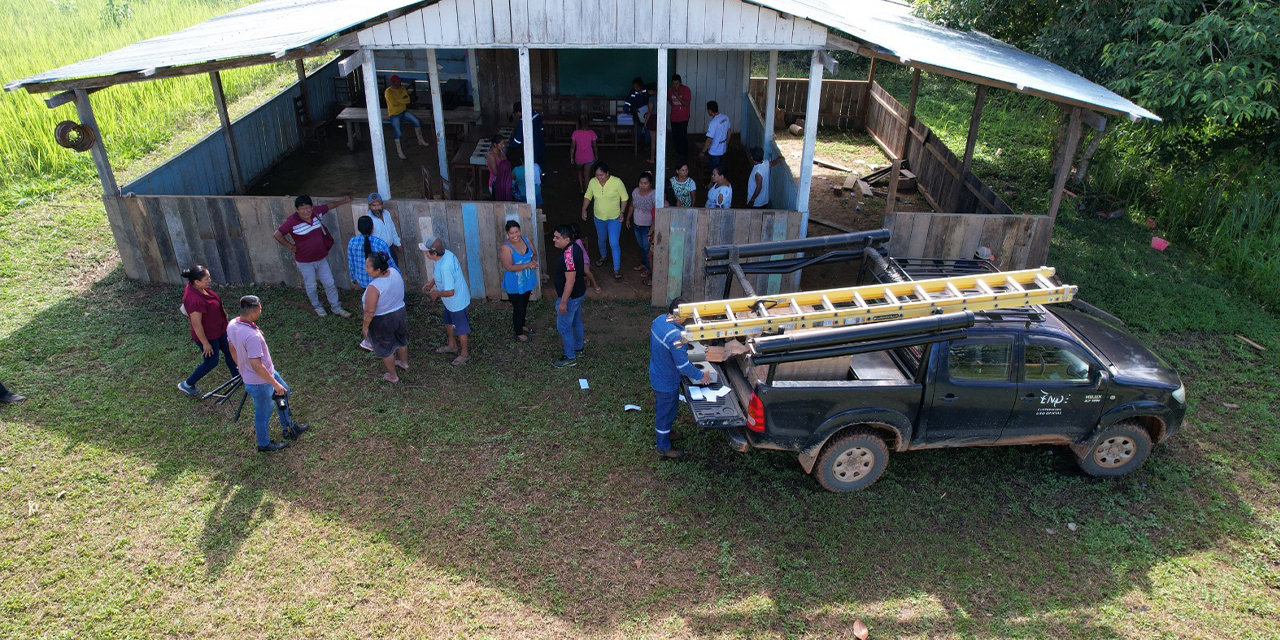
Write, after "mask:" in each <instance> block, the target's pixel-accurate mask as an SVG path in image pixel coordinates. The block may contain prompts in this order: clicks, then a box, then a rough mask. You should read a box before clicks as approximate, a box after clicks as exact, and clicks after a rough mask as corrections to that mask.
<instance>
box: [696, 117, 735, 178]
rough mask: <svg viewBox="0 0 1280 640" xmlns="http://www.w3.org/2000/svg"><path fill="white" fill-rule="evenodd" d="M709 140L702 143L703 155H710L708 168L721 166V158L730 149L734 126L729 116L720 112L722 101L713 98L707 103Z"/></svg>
mask: <svg viewBox="0 0 1280 640" xmlns="http://www.w3.org/2000/svg"><path fill="white" fill-rule="evenodd" d="M707 116H708V117H709V118H711V122H708V123H707V140H706V142H704V143H702V155H703V156H709V160H708V161H707V169H714V168H716V167H718V166H720V159H721V158H723V157H724V154H725V152H726V151H728V150H729V134H730V133H731V132H732V131H733V127H732V126H731V125H730V124H729V116H726V115H724V114H723V113H720V103H718V102H716V101H715V100H712V101H710V102H708V103H707Z"/></svg>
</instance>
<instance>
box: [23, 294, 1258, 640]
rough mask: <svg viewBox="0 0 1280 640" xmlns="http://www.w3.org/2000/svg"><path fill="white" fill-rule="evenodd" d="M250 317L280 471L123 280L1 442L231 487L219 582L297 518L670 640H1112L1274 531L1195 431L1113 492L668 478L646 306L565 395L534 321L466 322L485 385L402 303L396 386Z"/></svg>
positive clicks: (1036, 472)
mask: <svg viewBox="0 0 1280 640" xmlns="http://www.w3.org/2000/svg"><path fill="white" fill-rule="evenodd" d="M220 293H221V294H222V296H223V299H224V300H234V299H235V298H236V297H238V296H239V295H241V294H242V293H243V292H242V291H240V290H232V289H229V290H220ZM255 293H257V294H259V295H261V296H262V297H263V301H264V316H263V319H262V321H261V323H260V325H261V326H262V327H263V329H264V330H265V332H266V335H267V337H268V341H269V342H270V344H271V348H272V354H273V357H274V359H275V361H276V362H277V365H278V366H279V369H280V371H281V372H282V374H283V375H284V377H285V378H286V379H287V380H288V381H289V383H290V385H291V386H292V387H293V389H294V392H295V403H294V404H295V407H296V409H295V411H296V413H297V414H298V416H299V419H300V420H302V421H305V422H310V423H311V424H313V425H315V426H316V428H315V429H314V430H313V432H312V433H309V434H307V436H305V437H304V438H303V440H302V441H300V442H299V443H298V444H297V445H295V446H293V447H290V448H289V449H288V450H286V451H283V452H281V453H279V454H273V455H271V456H265V455H260V454H258V453H256V451H255V450H254V448H253V440H252V424H251V415H246V416H245V417H242V418H241V420H240V421H239V422H238V423H231V422H230V412H231V409H232V408H231V407H225V408H221V409H219V408H214V407H211V406H208V405H194V404H193V403H192V402H191V401H190V400H189V399H188V398H184V397H181V396H180V395H179V394H178V393H177V392H176V391H174V390H173V384H174V382H175V381H176V380H178V379H180V378H181V377H182V376H185V375H186V374H187V372H188V371H189V370H190V368H191V367H192V366H193V365H194V364H195V361H196V350H195V348H194V347H193V346H192V345H190V344H189V343H188V342H187V339H186V330H185V328H184V326H185V322H184V319H183V318H181V317H180V316H178V315H177V313H176V312H175V311H174V305H173V301H174V299H176V298H177V296H178V295H179V292H178V291H177V290H176V289H170V288H166V287H157V286H151V285H141V284H137V283H134V282H131V281H127V280H125V279H123V277H122V275H121V274H120V272H119V270H117V271H116V272H114V273H112V274H111V275H110V276H109V277H107V278H106V279H104V280H103V281H101V282H99V283H97V284H96V285H95V286H94V287H93V289H92V290H91V291H90V292H89V293H88V294H87V295H86V296H84V297H82V298H78V299H73V300H69V301H67V302H64V303H62V304H59V305H57V306H55V307H52V308H50V309H48V310H47V311H46V312H44V313H42V314H40V315H39V316H38V317H37V318H36V319H35V320H33V321H32V322H29V323H28V324H27V325H26V326H24V327H22V328H21V329H19V330H18V331H16V332H14V333H13V334H12V335H11V336H10V337H9V338H7V339H6V340H4V341H3V342H2V343H0V351H2V352H3V353H5V354H10V355H6V356H5V357H4V361H5V364H6V365H8V366H10V367H13V368H14V369H19V370H22V371H24V379H23V380H21V382H22V388H23V389H24V390H26V391H28V393H29V395H31V396H32V397H33V398H34V400H33V401H32V402H29V403H27V404H26V405H25V406H22V407H19V408H18V409H17V410H16V411H12V412H11V413H10V414H8V415H7V416H6V420H13V421H17V422H20V423H22V424H27V425H31V426H34V427H37V428H39V429H43V430H46V431H48V432H51V433H56V434H58V435H59V436H62V437H66V438H69V439H70V440H72V441H76V442H86V443H92V444H93V445H96V446H100V447H105V448H107V449H110V450H112V451H116V452H121V453H125V454H128V455H130V456H135V457H137V458H139V459H140V460H142V461H145V463H146V464H149V465H151V466H152V467H154V470H153V471H151V472H150V473H151V480H152V482H153V483H155V484H156V485H158V486H163V485H165V484H166V483H168V482H170V480H171V479H173V478H176V477H178V476H181V475H183V474H188V473H195V474H199V475H200V476H203V477H207V478H208V479H209V480H208V481H209V482H212V483H215V486H217V487H218V488H217V490H216V491H215V492H216V493H217V494H218V498H217V500H216V502H215V504H213V505H212V507H209V508H208V512H207V514H206V515H205V517H204V525H203V528H202V532H201V534H200V541H199V548H200V550H201V551H202V553H203V554H204V560H205V566H206V578H207V579H209V580H217V579H218V578H219V576H220V575H222V572H223V571H224V570H225V569H226V567H227V566H228V565H229V564H231V563H232V562H234V561H235V560H236V558H237V557H238V555H239V554H242V553H245V552H244V551H242V549H243V548H244V545H245V542H246V540H248V539H249V538H251V537H252V536H254V534H255V531H257V530H258V528H259V527H261V526H263V525H264V523H267V522H270V521H272V520H274V519H276V518H278V517H280V516H279V515H278V513H277V508H276V505H277V504H289V505H290V510H294V509H302V510H306V511H308V512H311V513H315V514H318V515H320V516H322V517H325V518H331V519H334V520H336V521H340V522H343V523H346V524H347V525H349V526H351V527H353V528H356V529H358V530H361V531H365V532H367V533H368V534H369V535H370V536H372V537H374V538H377V539H385V540H388V541H391V542H393V543H394V544H395V545H396V546H397V547H398V548H400V549H401V550H403V552H404V553H405V554H406V555H407V556H408V557H409V558H411V559H412V562H413V564H414V565H416V566H420V567H427V568H430V569H432V570H436V571H443V572H445V573H446V574H448V575H452V576H459V577H464V578H468V579H474V580H476V581H478V582H479V583H481V584H483V585H486V586H487V587H489V588H492V589H495V590H498V591H500V592H502V593H503V594H505V595H506V597H508V598H510V599H512V600H514V601H517V602H520V603H523V604H524V605H526V606H527V607H529V608H532V609H533V610H534V612H535V613H528V612H521V613H517V614H516V615H517V616H520V615H528V616H533V617H537V616H543V617H546V616H550V617H553V618H555V619H557V620H558V621H559V622H561V623H563V624H564V625H565V626H566V627H568V628H570V629H572V630H573V631H574V633H576V634H577V635H580V636H582V637H598V636H602V635H619V634H620V635H628V632H627V630H630V629H642V630H647V631H645V632H658V631H657V630H658V629H660V628H661V627H658V626H652V625H658V624H659V623H660V622H662V621H664V620H666V619H667V618H668V617H670V616H675V617H677V618H679V619H682V620H683V621H682V622H679V623H678V626H677V627H676V628H675V629H676V630H675V631H673V632H672V635H690V634H692V635H695V636H699V637H701V636H715V635H723V634H726V633H730V634H732V633H739V634H745V635H748V636H752V637H761V636H783V635H802V636H808V635H829V634H831V633H836V632H841V633H844V632H847V630H848V628H849V625H850V624H851V623H852V621H853V620H854V619H855V618H862V619H864V620H867V621H868V622H870V623H871V625H872V627H873V629H874V630H875V631H876V634H877V635H881V634H884V635H881V637H893V636H899V635H908V634H936V633H948V632H957V633H961V634H963V633H965V632H969V633H974V634H979V635H988V636H989V635H998V636H1052V637H1089V638H1093V637H1104V636H1105V637H1112V636H1117V635H1122V634H1121V632H1120V631H1118V630H1117V629H1114V628H1112V627H1111V626H1110V625H1109V624H1108V623H1107V622H1106V621H1105V620H1104V619H1102V618H1103V617H1101V616H1096V615H1095V614H1094V613H1092V612H1093V611H1094V610H1095V609H1097V608H1099V607H1103V606H1107V605H1112V604H1116V605H1117V606H1123V604H1118V603H1122V602H1123V599H1124V598H1126V596H1127V595H1128V594H1130V593H1131V592H1135V591H1138V592H1142V591H1147V590H1149V587H1150V584H1149V580H1148V573H1149V571H1150V570H1151V569H1152V567H1153V566H1154V565H1155V564H1157V563H1160V562H1164V561H1167V560H1169V559H1171V558H1176V557H1179V556H1183V555H1186V554H1192V553H1195V552H1197V551H1199V550H1204V549H1207V548H1211V547H1214V546H1215V545H1217V544H1219V542H1220V540H1222V539H1223V538H1228V537H1229V538H1238V537H1242V536H1246V535H1248V534H1249V533H1250V532H1251V531H1252V530H1253V529H1254V528H1255V527H1256V526H1257V523H1256V521H1255V518H1254V515H1253V512H1252V509H1251V507H1250V506H1249V505H1248V504H1246V503H1245V502H1244V501H1243V500H1242V499H1241V497H1240V495H1239V494H1238V491H1237V488H1236V482H1237V480H1236V479H1235V478H1233V476H1232V473H1231V470H1230V469H1228V468H1226V467H1224V466H1223V465H1222V464H1220V463H1215V462H1214V461H1212V460H1210V459H1209V458H1210V457H1212V458H1213V459H1214V460H1221V459H1223V458H1226V459H1228V460H1229V459H1231V458H1232V456H1233V455H1234V454H1233V452H1232V451H1230V450H1225V448H1223V449H1220V448H1218V443H1217V441H1216V440H1215V438H1214V436H1213V434H1205V433H1197V432H1195V431H1194V429H1192V430H1191V432H1190V433H1188V434H1183V436H1181V437H1179V438H1175V439H1174V440H1173V441H1171V442H1170V443H1168V444H1165V445H1162V446H1159V447H1157V448H1156V449H1155V451H1154V453H1153V455H1152V458H1151V460H1150V461H1149V462H1148V463H1147V465H1146V466H1145V467H1144V468H1143V469H1141V470H1140V471H1138V472H1137V473H1135V474H1133V475H1131V476H1129V477H1125V478H1120V479H1116V480H1113V481H1100V480H1094V479H1090V478H1086V477H1084V476H1082V475H1081V474H1080V473H1079V472H1078V471H1077V470H1075V466H1074V464H1073V463H1072V462H1071V461H1070V460H1069V459H1067V452H1066V451H1065V449H1060V448H1051V447H1020V448H1000V449H965V450H950V451H946V450H934V451H924V452H915V453H907V454H903V455H897V456H895V457H894V458H893V460H892V461H891V463H890V467H889V470H888V472H887V473H886V475H885V477H884V478H883V479H882V480H881V481H880V482H879V483H878V484H877V485H876V486H875V487H874V488H872V489H870V490H868V491H865V492H862V493H859V494H855V495H834V494H829V493H826V492H823V491H821V490H820V489H819V488H818V487H817V485H816V484H815V483H814V482H813V481H812V480H811V479H810V478H808V477H806V476H804V475H803V474H802V473H801V471H800V469H799V467H798V465H797V464H796V462H795V460H794V456H791V455H788V454H782V453H779V452H767V451H755V452H751V453H750V454H747V455H740V454H736V453H733V452H731V451H729V450H728V449H727V447H725V446H724V444H723V443H722V442H721V441H720V439H719V436H718V434H715V433H710V432H702V433H691V434H689V436H688V438H687V440H686V444H685V447H686V448H687V449H689V450H690V451H692V452H693V453H694V455H693V457H692V459H688V460H685V461H681V462H676V463H671V462H660V461H658V460H656V459H654V457H653V456H652V455H651V454H650V450H651V447H652V440H651V439H652V427H651V423H650V422H649V421H650V420H651V419H652V418H651V415H652V414H651V413H649V411H648V410H646V412H644V413H642V414H639V415H637V414H627V413H623V411H622V405H623V404H624V403H637V404H641V405H643V406H646V407H648V406H651V402H652V399H651V396H652V393H651V392H650V391H649V389H648V384H647V378H646V371H647V349H646V342H645V341H643V340H640V339H637V338H635V336H643V334H644V329H645V327H647V324H648V322H649V320H650V319H651V318H652V314H653V312H652V311H651V310H650V309H649V308H648V307H646V306H643V305H638V304H624V303H605V302H600V301H596V300H589V301H588V303H587V305H586V320H587V327H588V337H589V341H590V342H589V346H588V352H587V356H586V359H585V360H584V361H583V362H582V364H581V365H580V366H579V367H576V368H575V369H570V370H568V371H558V370H554V369H552V368H551V367H550V366H549V361H550V360H551V358H552V357H553V356H554V354H555V351H556V348H557V347H556V345H557V343H558V341H557V340H556V336H555V333H554V329H553V327H552V325H551V316H550V312H549V310H548V308H547V306H546V305H545V303H542V304H538V305H535V307H534V309H533V311H532V320H533V323H534V326H535V327H536V328H537V329H538V333H537V337H536V341H535V343H534V344H532V345H517V344H514V343H511V342H510V341H509V340H508V339H507V331H508V329H507V323H508V316H507V313H508V311H507V310H506V309H505V308H504V307H503V306H500V305H481V306H479V308H477V309H474V314H473V318H474V320H473V322H474V331H475V333H474V334H473V335H474V336H476V339H475V340H474V343H473V344H474V347H473V348H474V350H475V356H474V357H473V361H472V363H471V364H470V365H468V366H466V367H449V366H447V365H446V364H445V360H444V359H443V358H444V357H443V356H439V357H437V356H435V355H434V354H431V353H430V351H431V349H433V348H434V347H435V346H438V345H439V344H440V343H441V340H442V336H443V331H442V329H441V327H440V324H439V320H438V316H437V313H436V308H435V307H429V305H428V304H427V303H426V302H425V301H424V300H423V299H421V298H413V299H411V300H410V308H411V310H410V317H411V321H410V339H411V345H410V348H411V357H412V358H413V360H412V362H413V369H412V370H411V371H410V372H409V373H408V374H407V375H406V376H405V381H404V383H402V384H401V385H399V386H397V387H388V386H386V385H383V384H380V383H378V382H377V381H376V380H377V376H378V375H380V371H379V365H378V363H377V362H376V360H374V359H372V358H370V357H369V356H367V354H365V353H364V352H362V351H359V350H358V348H357V347H356V342H357V339H358V324H357V323H356V321H355V320H351V321H346V322H344V321H342V320H340V319H336V318H326V319H324V320H321V321H317V319H316V318H315V317H314V316H312V315H311V313H310V310H309V307H308V305H307V304H306V302H305V299H304V296H303V295H302V294H301V293H300V292H296V291H289V290H284V289H266V290H258V291H255ZM344 295H347V294H344ZM348 302H349V303H351V304H352V307H356V306H358V305H355V304H354V302H355V301H354V300H349V301H348ZM580 377H585V378H588V379H589V381H590V383H591V389H592V390H591V391H589V392H584V391H582V390H580V389H578V385H577V379H578V378H580ZM682 419H687V417H686V416H684V414H682ZM273 429H278V427H276V426H274V425H273ZM686 430H688V427H686ZM1206 504H1212V505H1214V508H1212V509H1205V508H1204V505H1206ZM196 512H197V513H198V510H196ZM1068 523H1074V524H1075V525H1076V531H1075V532H1072V531H1070V530H1069V529H1068V528H1067V525H1068ZM245 560H246V561H248V562H266V561H269V560H270V558H262V557H256V556H255V557H252V558H245ZM317 569H318V570H319V569H323V567H322V566H321V567H317ZM298 579H299V580H300V581H303V582H305V581H306V579H307V577H306V576H300V577H299V578H298ZM680 625H683V627H684V628H683V629H681V627H680Z"/></svg>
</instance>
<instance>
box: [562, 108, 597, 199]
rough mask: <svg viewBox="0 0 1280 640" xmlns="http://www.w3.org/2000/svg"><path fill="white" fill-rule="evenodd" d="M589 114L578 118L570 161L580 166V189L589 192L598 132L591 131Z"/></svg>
mask: <svg viewBox="0 0 1280 640" xmlns="http://www.w3.org/2000/svg"><path fill="white" fill-rule="evenodd" d="M590 122H591V121H590V120H589V119H588V118H587V114H585V113H584V114H582V115H580V116H578V128H577V129H575V130H574V132H573V136H572V139H571V141H570V142H569V161H570V162H572V163H574V164H576V165H578V188H579V189H582V192H583V193H586V192H587V181H588V180H590V179H591V165H593V164H595V162H596V157H597V151H596V139H597V138H598V136H596V132H594V131H592V130H591V124H590Z"/></svg>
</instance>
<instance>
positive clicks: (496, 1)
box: [428, 0, 512, 42]
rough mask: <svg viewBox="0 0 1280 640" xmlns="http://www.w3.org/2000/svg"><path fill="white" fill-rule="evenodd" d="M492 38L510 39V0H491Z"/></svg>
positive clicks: (498, 40) (508, 40) (509, 40)
mask: <svg viewBox="0 0 1280 640" xmlns="http://www.w3.org/2000/svg"><path fill="white" fill-rule="evenodd" d="M428 8H430V7H428ZM493 39H494V41H495V42H511V41H512V34H511V0H493Z"/></svg>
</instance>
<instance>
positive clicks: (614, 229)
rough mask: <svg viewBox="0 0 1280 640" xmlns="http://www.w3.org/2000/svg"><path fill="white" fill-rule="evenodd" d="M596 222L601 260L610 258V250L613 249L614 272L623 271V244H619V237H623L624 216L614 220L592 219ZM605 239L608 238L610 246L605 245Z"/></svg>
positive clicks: (597, 242)
mask: <svg viewBox="0 0 1280 640" xmlns="http://www.w3.org/2000/svg"><path fill="white" fill-rule="evenodd" d="M592 220H595V222H596V244H597V245H598V246H599V247H600V259H601V260H604V259H605V258H608V257H609V249H610V248H612V249H613V270H614V271H621V270H622V244H621V243H619V242H618V238H619V236H621V235H622V216H618V217H617V218H614V219H612V220H601V219H600V218H592ZM605 238H608V239H609V241H608V244H605Z"/></svg>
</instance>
